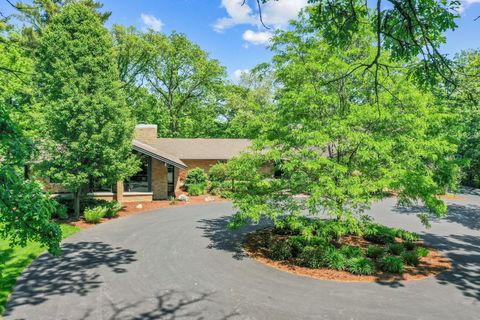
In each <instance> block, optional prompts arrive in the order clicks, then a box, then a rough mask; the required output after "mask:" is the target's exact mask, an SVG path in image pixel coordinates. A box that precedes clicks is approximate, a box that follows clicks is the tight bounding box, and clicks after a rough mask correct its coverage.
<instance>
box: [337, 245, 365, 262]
mask: <svg viewBox="0 0 480 320" xmlns="http://www.w3.org/2000/svg"><path fill="white" fill-rule="evenodd" d="M340 252H341V253H342V254H343V255H345V256H346V257H347V258H348V259H350V258H359V257H362V256H363V252H362V249H360V248H359V247H354V246H347V245H344V246H342V247H341V248H340Z"/></svg>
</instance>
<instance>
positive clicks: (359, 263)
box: [347, 257, 375, 275]
mask: <svg viewBox="0 0 480 320" xmlns="http://www.w3.org/2000/svg"><path fill="white" fill-rule="evenodd" d="M347 270H348V271H349V272H351V273H353V274H363V275H369V274H373V273H374V272H375V266H374V265H373V262H372V260H370V259H368V258H365V257H361V258H352V259H350V260H348V267H347Z"/></svg>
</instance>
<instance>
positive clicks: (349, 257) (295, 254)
mask: <svg viewBox="0 0 480 320" xmlns="http://www.w3.org/2000/svg"><path fill="white" fill-rule="evenodd" d="M273 233H274V234H277V235H281V236H282V238H284V239H285V240H281V241H280V240H276V241H275V240H273V237H271V236H270V237H269V241H265V245H266V246H267V247H268V248H269V250H268V254H267V256H268V257H269V258H270V259H273V260H289V261H290V262H293V263H294V264H298V265H301V266H304V267H308V268H330V269H335V270H340V271H342V270H345V271H348V272H350V273H352V274H358V275H370V274H373V273H375V271H376V269H379V270H382V271H384V272H388V273H402V272H404V268H405V265H412V266H417V265H418V264H419V263H420V257H423V256H426V255H427V254H428V250H427V249H425V248H423V247H419V246H418V245H417V244H416V243H415V242H414V241H417V240H418V239H419V237H418V235H416V234H415V233H411V232H408V231H405V230H401V229H394V228H389V227H386V226H382V225H378V224H375V223H372V222H366V223H363V224H362V223H359V224H356V223H351V222H350V223H349V222H346V221H341V220H319V219H316V220H315V219H309V218H306V217H291V216H290V217H287V218H285V219H284V220H282V221H279V222H278V223H277V224H276V227H275V229H274V230H273ZM347 235H348V236H360V235H363V237H364V238H365V239H367V240H369V241H371V242H374V243H376V244H371V245H369V246H368V247H367V248H361V247H359V246H352V245H345V244H343V245H342V244H341V243H340V241H339V240H340V239H341V238H342V237H344V236H347ZM398 238H400V239H402V240H398V241H397V239H398Z"/></svg>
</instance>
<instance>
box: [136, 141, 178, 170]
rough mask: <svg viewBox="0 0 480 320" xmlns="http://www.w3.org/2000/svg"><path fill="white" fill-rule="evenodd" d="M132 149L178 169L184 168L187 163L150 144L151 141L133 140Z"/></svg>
mask: <svg viewBox="0 0 480 320" xmlns="http://www.w3.org/2000/svg"><path fill="white" fill-rule="evenodd" d="M133 150H135V151H138V152H140V153H143V154H146V155H149V156H151V157H152V158H155V159H158V160H160V161H163V162H165V163H168V164H171V165H172V166H175V167H177V168H180V169H186V168H187V165H186V164H185V163H183V162H182V160H180V159H179V158H178V157H176V156H174V155H171V154H169V153H167V152H164V151H163V150H162V149H158V148H156V147H155V146H153V145H151V141H148V142H147V141H140V140H137V139H134V140H133Z"/></svg>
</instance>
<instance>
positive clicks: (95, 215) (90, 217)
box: [83, 207, 108, 223]
mask: <svg viewBox="0 0 480 320" xmlns="http://www.w3.org/2000/svg"><path fill="white" fill-rule="evenodd" d="M107 211H108V208H106V207H93V208H87V209H85V211H84V213H83V217H84V218H85V221H87V222H88V223H99V222H100V221H101V220H102V218H103V217H105V214H106V213H107Z"/></svg>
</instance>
